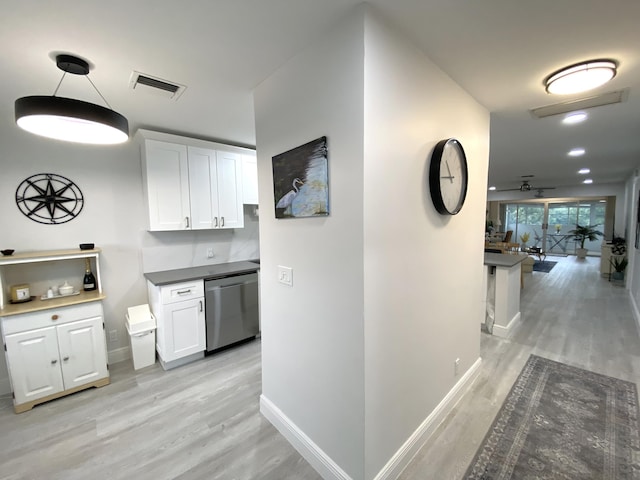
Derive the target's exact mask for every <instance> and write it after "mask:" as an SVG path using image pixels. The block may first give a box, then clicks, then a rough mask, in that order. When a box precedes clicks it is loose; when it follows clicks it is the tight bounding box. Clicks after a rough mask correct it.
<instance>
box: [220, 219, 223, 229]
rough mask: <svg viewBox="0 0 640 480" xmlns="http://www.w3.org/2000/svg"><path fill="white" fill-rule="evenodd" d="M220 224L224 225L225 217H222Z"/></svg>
mask: <svg viewBox="0 0 640 480" xmlns="http://www.w3.org/2000/svg"><path fill="white" fill-rule="evenodd" d="M220 226H221V227H224V217H220Z"/></svg>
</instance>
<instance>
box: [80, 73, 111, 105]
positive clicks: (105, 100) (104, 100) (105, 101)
mask: <svg viewBox="0 0 640 480" xmlns="http://www.w3.org/2000/svg"><path fill="white" fill-rule="evenodd" d="M86 77H87V80H89V83H90V84H91V85H92V86H93V88H95V89H96V92H98V95H100V98H101V99H102V101H103V102H104V103H106V104H107V107H109V108H110V109H111V110H113V108H111V105H109V102H107V99H106V98H104V97H103V96H102V94H101V93H100V90H98V87H96V86H95V85H94V84H93V82H92V81H91V79H90V78H89V75H86Z"/></svg>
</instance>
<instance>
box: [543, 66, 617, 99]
mask: <svg viewBox="0 0 640 480" xmlns="http://www.w3.org/2000/svg"><path fill="white" fill-rule="evenodd" d="M616 69H617V65H616V62H614V61H613V60H607V59H603V60H590V61H587V62H581V63H576V64H574V65H569V66H568V67H565V68H563V69H561V70H558V71H556V72H553V73H552V74H551V75H549V76H548V77H547V78H546V79H545V81H544V85H545V89H546V91H547V93H553V94H556V95H568V94H571V93H580V92H586V91H587V90H591V89H594V88H596V87H599V86H600V85H604V84H605V83H607V82H608V81H609V80H611V79H612V78H613V77H615V76H616Z"/></svg>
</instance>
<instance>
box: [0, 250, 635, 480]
mask: <svg viewBox="0 0 640 480" xmlns="http://www.w3.org/2000/svg"><path fill="white" fill-rule="evenodd" d="M548 259H549V260H557V261H558V264H557V265H556V267H555V268H554V269H553V270H552V271H551V272H550V273H538V272H534V273H533V274H526V275H525V289H524V290H523V291H522V314H523V323H522V324H521V326H520V327H519V328H518V329H517V330H516V331H515V334H514V336H513V337H512V338H511V339H508V340H506V339H500V338H497V337H493V336H490V335H486V334H483V335H482V348H481V350H482V357H483V363H482V368H481V373H480V375H479V378H478V379H477V380H476V382H475V383H474V385H473V387H472V389H471V391H470V392H469V393H468V394H467V395H466V396H465V397H464V398H463V399H462V400H461V401H460V403H459V404H458V405H457V406H456V408H455V410H454V411H453V412H452V414H451V415H449V417H448V418H447V419H446V420H445V421H444V422H443V424H442V425H441V426H440V427H439V428H438V430H437V431H436V433H435V434H434V435H433V436H432V438H431V439H430V440H429V442H428V444H427V445H426V446H425V447H424V448H423V449H422V450H421V451H420V452H419V453H418V454H417V455H416V457H415V458H414V459H413V461H412V462H411V464H410V465H409V467H408V468H407V469H406V470H405V472H404V473H403V474H402V476H401V479H402V480H410V479H411V480H413V479H420V480H423V479H438V480H446V479H459V478H462V475H463V474H464V472H465V470H466V467H467V465H468V463H469V462H470V461H471V459H472V458H473V455H474V453H475V451H476V449H477V448H478V446H479V445H480V443H481V441H482V439H483V438H484V435H485V433H486V431H487V429H488V428H489V426H490V424H491V422H492V420H493V418H494V417H495V415H496V414H497V412H498V409H499V408H500V405H501V404H502V401H503V400H504V398H505V397H506V395H507V393H508V391H509V389H510V388H511V385H512V384H513V382H514V381H515V379H516V377H517V376H518V374H519V372H520V370H521V368H522V366H523V365H524V363H525V362H526V360H527V358H528V356H529V354H530V353H535V354H537V355H541V356H545V357H547V358H551V359H553V360H558V361H562V362H565V363H568V364H570V365H575V366H578V367H582V368H587V369H589V370H593V371H596V372H600V373H603V374H606V375H611V376H615V377H618V378H622V379H625V380H629V381H633V382H636V383H637V382H638V379H639V378H640V338H639V336H638V332H637V330H636V326H635V323H634V320H633V318H632V315H631V310H630V306H629V302H628V297H627V292H626V291H625V290H624V289H623V288H621V287H617V286H614V285H613V284H611V283H609V282H608V281H607V280H606V279H603V278H601V277H600V276H599V274H598V271H599V268H598V267H599V259H598V258H588V259H587V260H586V261H584V262H583V261H578V260H576V258H575V257H567V258H561V257H549V258H548ZM111 379H112V383H111V385H109V386H107V387H103V388H101V389H90V390H87V391H84V392H79V393H77V394H74V395H71V396H69V397H65V398H62V399H59V400H55V401H52V402H49V403H46V404H43V405H40V406H37V407H35V408H34V409H33V410H32V411H30V412H26V413H22V414H20V415H16V414H14V413H13V409H12V405H11V401H10V399H8V398H7V397H4V398H0V479H32V478H33V479H35V478H38V479H63V478H64V479H83V480H84V479H106V478H108V479H129V478H132V479H133V478H135V479H136V480H138V479H140V480H144V479H154V480H162V479H173V478H181V479H219V480H252V479H268V480H286V479H292V480H293V479H296V480H307V479H309V480H318V479H319V478H320V477H319V476H318V475H317V474H316V473H315V472H314V471H313V469H312V468H311V467H310V466H309V465H308V463H307V462H306V461H305V460H304V459H302V458H301V457H300V455H298V454H297V453H296V452H295V450H294V449H293V448H292V447H291V446H290V445H289V444H288V443H287V442H286V441H285V440H284V438H283V437H282V436H281V435H280V434H279V433H278V432H277V431H276V430H275V428H274V427H272V426H271V425H270V424H269V422H267V421H266V420H265V419H264V418H263V417H262V416H261V415H260V413H259V406H258V397H259V394H260V389H261V384H260V342H259V341H255V342H251V343H248V344H245V345H242V346H240V347H238V348H235V349H233V350H229V351H226V352H223V353H220V354H217V355H213V356H209V357H207V358H206V359H205V360H203V361H200V362H196V363H193V364H190V365H186V366H184V367H180V368H177V369H175V370H171V371H169V372H164V371H163V370H162V369H161V368H160V367H159V366H158V365H157V364H156V365H155V366H154V367H150V368H147V369H144V370H141V371H138V372H135V371H133V369H132V367H131V364H130V362H123V363H122V364H117V365H115V366H112V369H111Z"/></svg>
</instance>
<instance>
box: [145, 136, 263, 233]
mask: <svg viewBox="0 0 640 480" xmlns="http://www.w3.org/2000/svg"><path fill="white" fill-rule="evenodd" d="M136 137H137V139H138V142H139V143H140V147H141V157H142V174H143V186H144V190H145V196H146V200H147V211H148V215H149V230H150V231H169V230H203V229H225V228H242V227H244V212H243V170H242V166H243V165H242V155H246V154H251V153H252V152H253V151H252V150H250V149H247V148H241V147H235V146H231V145H224V144H220V143H215V142H208V141H204V140H198V139H194V138H187V137H180V136H177V135H171V134H165V133H160V132H153V131H149V130H138V133H137V135H136Z"/></svg>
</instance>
